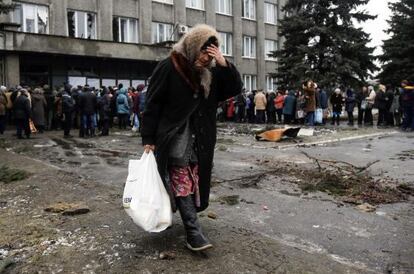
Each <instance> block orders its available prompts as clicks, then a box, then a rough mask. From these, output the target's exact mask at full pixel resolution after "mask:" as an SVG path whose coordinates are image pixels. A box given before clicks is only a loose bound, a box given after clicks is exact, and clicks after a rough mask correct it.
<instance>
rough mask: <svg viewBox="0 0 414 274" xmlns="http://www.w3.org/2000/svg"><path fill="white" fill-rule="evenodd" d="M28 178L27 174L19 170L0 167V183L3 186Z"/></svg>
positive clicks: (4, 166)
mask: <svg viewBox="0 0 414 274" xmlns="http://www.w3.org/2000/svg"><path fill="white" fill-rule="evenodd" d="M27 177H29V173H28V172H26V171H24V170H21V169H13V168H9V167H8V166H6V165H2V166H0V182H3V183H5V184H8V183H11V182H15V181H21V180H24V179H26V178H27Z"/></svg>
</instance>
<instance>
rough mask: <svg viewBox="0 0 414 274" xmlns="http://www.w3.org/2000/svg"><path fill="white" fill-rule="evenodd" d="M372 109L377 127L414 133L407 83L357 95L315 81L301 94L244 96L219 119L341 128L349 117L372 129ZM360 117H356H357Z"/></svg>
mask: <svg viewBox="0 0 414 274" xmlns="http://www.w3.org/2000/svg"><path fill="white" fill-rule="evenodd" d="M373 109H377V111H378V121H377V126H380V127H381V126H397V127H401V129H403V130H407V131H412V130H414V119H413V116H414V84H412V83H410V82H409V81H407V80H404V81H402V82H401V87H397V88H393V87H392V86H385V85H382V84H380V85H378V87H377V91H376V90H375V89H374V87H373V86H363V87H362V88H361V89H360V90H358V91H355V90H354V89H352V88H348V89H346V91H342V90H341V89H340V88H336V89H334V91H333V92H332V93H330V94H329V93H328V92H327V91H326V90H325V89H323V88H322V87H318V86H317V84H315V83H314V82H313V81H311V80H309V81H306V82H304V83H303V85H302V89H301V90H278V91H276V92H274V91H270V92H267V93H264V92H263V90H257V91H252V92H244V93H243V94H241V95H239V96H237V97H234V98H231V99H229V100H227V101H226V102H223V103H221V104H220V105H219V108H218V110H217V119H218V120H219V121H221V122H224V121H234V122H238V123H242V122H245V123H258V124H262V123H269V124H275V123H279V124H282V123H284V124H292V123H294V124H305V125H307V126H314V125H318V124H319V125H325V124H326V123H327V122H328V120H329V119H331V123H330V124H331V125H340V121H341V117H343V115H342V114H343V113H346V115H347V119H348V125H349V126H353V125H354V123H355V122H357V124H358V125H359V126H362V125H364V126H373V125H374V117H373ZM356 110H357V116H356V117H355V115H354V113H356Z"/></svg>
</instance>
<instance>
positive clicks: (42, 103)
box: [32, 94, 47, 126]
mask: <svg viewBox="0 0 414 274" xmlns="http://www.w3.org/2000/svg"><path fill="white" fill-rule="evenodd" d="M46 107H47V103H46V99H45V97H44V96H43V94H33V95H32V119H33V123H34V124H35V125H36V126H44V125H46V116H45V110H46Z"/></svg>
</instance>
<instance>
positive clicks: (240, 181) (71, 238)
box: [0, 124, 414, 273]
mask: <svg viewBox="0 0 414 274" xmlns="http://www.w3.org/2000/svg"><path fill="white" fill-rule="evenodd" d="M257 128H258V126H246V125H233V124H230V125H229V124H221V125H219V131H218V132H219V133H218V142H217V146H216V154H215V160H214V173H213V181H212V184H213V188H212V194H211V205H210V207H209V208H208V209H207V210H206V211H205V212H203V213H201V214H200V220H201V223H202V226H203V227H204V230H205V232H206V234H207V235H208V236H209V238H210V239H211V241H212V242H213V244H214V245H215V247H214V249H212V250H210V251H208V252H205V253H192V252H190V251H188V250H186V249H185V247H184V234H183V227H182V225H181V223H180V220H179V218H178V216H177V215H176V216H175V219H174V226H173V227H172V228H171V229H169V230H167V231H165V232H162V233H159V234H149V233H146V232H143V231H142V230H141V229H139V228H138V227H137V226H136V225H135V224H133V222H132V221H131V220H130V219H129V217H128V216H127V215H126V213H125V212H124V210H123V208H122V203H121V197H122V191H123V185H124V182H125V179H126V174H127V164H128V159H131V158H136V157H139V155H140V154H141V153H142V149H141V147H140V138H139V136H138V135H135V134H132V133H131V132H129V131H122V132H118V131H114V132H111V135H110V136H108V137H99V138H94V139H79V138H73V139H63V138H62V134H61V132H47V133H45V134H38V135H36V136H34V138H33V139H30V140H15V137H13V136H12V134H13V132H11V131H8V132H6V134H5V136H3V137H0V173H1V172H3V173H4V170H5V169H4V167H5V166H3V165H6V167H7V168H8V170H10V169H19V170H23V171H25V172H26V173H27V174H25V175H27V176H28V177H27V178H26V179H23V180H17V181H11V182H9V183H2V182H0V189H1V190H0V273H1V267H2V266H5V265H9V266H8V267H7V268H5V270H4V273H124V272H131V273H335V272H336V273H414V244H413V243H414V233H413V228H414V208H413V193H412V190H413V189H412V187H414V169H413V161H412V160H413V159H414V136H413V135H412V134H409V133H399V132H397V131H394V130H392V129H374V128H361V129H357V128H345V127H343V128H340V129H332V128H323V129H318V130H317V131H316V132H314V133H313V134H312V132H310V131H309V130H303V131H302V134H301V136H300V137H298V138H297V139H295V140H284V141H283V142H281V143H264V142H257V141H255V140H254V134H253V133H252V132H254V131H255V130H256V129H257ZM310 135H311V136H310ZM315 159H319V160H318V161H315ZM378 160H379V161H378ZM323 161H328V162H323ZM340 162H345V163H347V164H345V167H344V166H343V165H341V164H340ZM374 162H375V163H374ZM338 163H339V169H337V170H336V171H335V168H337V167H336V166H337V165H338ZM369 163H374V164H372V165H371V166H369V167H368V168H366V169H364V170H363V172H361V173H359V171H358V170H357V171H355V170H354V169H351V170H349V167H350V166H349V164H352V166H353V167H356V168H359V167H365V166H367V164H369ZM318 164H319V165H322V170H320V167H319V166H318ZM332 169H333V170H334V171H335V172H336V173H338V174H341V175H343V176H342V177H341V180H344V182H346V183H348V182H350V181H352V182H354V181H355V180H354V179H352V180H351V179H348V177H344V176H348V175H349V176H351V177H349V178H354V177H352V176H354V175H355V174H354V173H355V172H357V176H358V177H357V178H364V179H365V180H367V182H368V181H369V180H373V181H372V187H371V186H370V187H368V188H367V187H365V188H358V187H356V186H352V188H351V189H348V190H347V191H346V192H337V191H336V190H337V189H336V188H332V183H331V184H330V185H329V186H330V188H328V189H325V188H324V187H319V188H316V189H314V188H304V187H303V186H304V184H305V183H306V184H308V183H309V182H312V184H315V185H318V184H319V183H323V181H324V180H325V181H326V180H327V179H326V178H328V179H329V178H330V177H326V176H325V175H326V172H331V171H332ZM345 169H346V170H345ZM2 170H3V171H2ZM304 170H306V172H304ZM321 172H322V173H321ZM343 172H350V174H348V173H347V174H345V173H344V174H343ZM0 175H1V174H0ZM322 175H323V176H322ZM355 176H356V175H355ZM0 178H1V176H0ZM318 178H323V179H318ZM355 178H356V177H355ZM367 178H368V179H369V180H368V179H367ZM17 179H22V178H17ZM3 180H4V179H3ZM370 182H371V181H370ZM362 183H363V181H358V184H362ZM318 186H320V185H318ZM323 186H325V185H323ZM316 190H317V191H316ZM364 191H369V193H370V194H372V193H373V194H372V195H375V197H387V199H388V197H391V198H392V199H388V200H387V199H385V200H375V199H372V197H371V196H372V195H371V196H369V195H368V196H361V195H359V196H358V195H356V194H360V193H363V192H364ZM355 195H356V196H355ZM381 195H382V196H381ZM350 197H351V198H354V199H350ZM355 197H357V198H355ZM379 201H380V202H379ZM59 202H61V203H76V204H78V205H80V208H81V209H85V211H84V212H82V210H81V211H80V212H74V213H73V212H72V213H73V214H74V215H65V213H55V212H50V211H45V209H46V208H50V207H52V208H53V207H54V206H55V205H56V203H59ZM366 203H368V205H370V206H371V207H368V208H367V206H366ZM361 204H363V205H364V206H362V207H361V208H360V209H358V208H357V207H358V206H360V205H361ZM58 205H60V206H61V205H62V204H58ZM55 207H56V206H55ZM88 210H89V211H88ZM52 211H53V210H52ZM86 211H88V212H86ZM367 211H370V212H367ZM72 213H69V214H72ZM77 213H84V214H77ZM213 215H214V216H216V218H215V219H213V218H210V217H211V216H213ZM209 216H210V217H209ZM165 254H167V256H166V258H163V257H164V256H165ZM160 255H161V256H160ZM162 258H163V259H162Z"/></svg>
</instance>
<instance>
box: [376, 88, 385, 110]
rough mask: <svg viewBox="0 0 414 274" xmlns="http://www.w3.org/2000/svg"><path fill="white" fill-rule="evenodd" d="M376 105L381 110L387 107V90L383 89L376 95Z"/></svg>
mask: <svg viewBox="0 0 414 274" xmlns="http://www.w3.org/2000/svg"><path fill="white" fill-rule="evenodd" d="M375 106H376V107H377V108H378V109H379V110H386V109H387V98H386V96H385V92H383V91H381V90H380V91H378V92H377V95H376V96H375Z"/></svg>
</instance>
